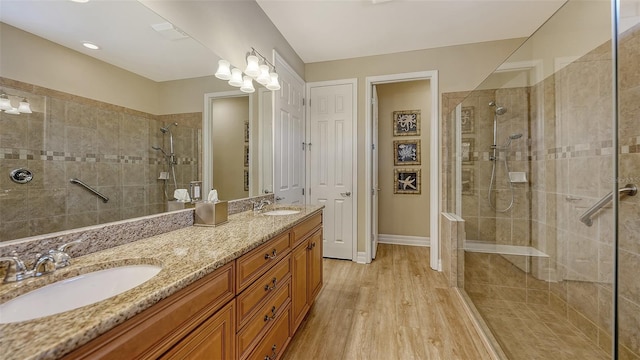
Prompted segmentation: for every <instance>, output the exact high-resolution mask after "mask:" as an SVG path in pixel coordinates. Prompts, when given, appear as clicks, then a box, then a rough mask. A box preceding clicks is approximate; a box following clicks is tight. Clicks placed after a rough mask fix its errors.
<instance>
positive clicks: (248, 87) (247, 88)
mask: <svg viewBox="0 0 640 360" xmlns="http://www.w3.org/2000/svg"><path fill="white" fill-rule="evenodd" d="M240 91H242V92H246V93H252V92H254V91H256V89H255V88H254V87H253V79H251V77H249V76H245V77H244V81H243V83H242V87H241V88H240Z"/></svg>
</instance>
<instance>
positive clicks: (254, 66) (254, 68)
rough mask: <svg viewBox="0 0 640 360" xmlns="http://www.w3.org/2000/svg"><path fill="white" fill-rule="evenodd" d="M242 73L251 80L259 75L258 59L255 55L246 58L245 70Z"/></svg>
mask: <svg viewBox="0 0 640 360" xmlns="http://www.w3.org/2000/svg"><path fill="white" fill-rule="evenodd" d="M244 73H245V74H247V75H249V76H251V77H252V78H255V77H257V76H258V75H260V59H258V57H257V56H255V55H249V56H247V68H246V69H244Z"/></svg>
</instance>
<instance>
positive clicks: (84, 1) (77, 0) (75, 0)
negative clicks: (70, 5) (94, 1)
mask: <svg viewBox="0 0 640 360" xmlns="http://www.w3.org/2000/svg"><path fill="white" fill-rule="evenodd" d="M71 1H73V2H76V3H82V4H84V3H88V2H89V0H71Z"/></svg>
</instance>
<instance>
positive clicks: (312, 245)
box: [307, 242, 316, 250]
mask: <svg viewBox="0 0 640 360" xmlns="http://www.w3.org/2000/svg"><path fill="white" fill-rule="evenodd" d="M314 247H316V243H315V242H312V243H311V244H309V246H307V250H312V249H313V248H314Z"/></svg>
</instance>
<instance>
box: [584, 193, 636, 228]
mask: <svg viewBox="0 0 640 360" xmlns="http://www.w3.org/2000/svg"><path fill="white" fill-rule="evenodd" d="M618 193H619V194H622V193H624V194H626V195H628V196H635V195H636V194H637V193H638V188H637V187H636V185H635V184H627V185H625V186H624V187H623V188H620V189H618ZM611 201H613V191H612V192H610V193H608V194H607V195H605V196H604V197H603V198H602V199H600V200H599V201H598V202H597V203H595V204H593V206H591V207H590V208H589V210H587V211H585V212H584V214H582V216H580V221H582V222H583V223H584V224H585V225H587V226H591V225H593V219H591V216H593V214H595V213H596V212H598V211H599V210H600V209H602V208H603V207H604V206H605V205H607V204H608V203H610V202H611Z"/></svg>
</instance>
